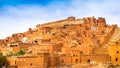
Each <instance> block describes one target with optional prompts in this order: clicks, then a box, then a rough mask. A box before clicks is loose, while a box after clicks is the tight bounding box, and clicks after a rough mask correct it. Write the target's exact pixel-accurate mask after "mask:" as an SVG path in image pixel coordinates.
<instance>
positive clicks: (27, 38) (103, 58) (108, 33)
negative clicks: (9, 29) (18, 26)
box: [0, 17, 120, 68]
mask: <svg viewBox="0 0 120 68" xmlns="http://www.w3.org/2000/svg"><path fill="white" fill-rule="evenodd" d="M119 34H120V28H118V26H117V25H108V24H106V20H105V18H102V17H98V18H97V19H96V18H94V17H85V18H82V19H76V18H75V17H68V18H67V19H64V20H59V21H55V22H49V23H45V24H38V25H36V27H35V28H29V29H28V31H26V32H23V33H16V34H13V35H12V36H11V37H7V38H5V39H1V40H0V51H1V52H2V53H3V54H4V55H10V56H16V52H18V51H19V50H20V51H21V49H22V50H25V52H26V53H25V55H23V56H21V57H19V56H17V58H16V59H14V58H8V61H9V63H10V66H16V65H17V66H18V68H24V66H27V67H25V68H30V67H31V66H33V67H38V68H47V67H51V68H53V67H61V66H62V65H68V66H71V64H77V63H80V64H89V63H94V64H96V63H100V65H101V63H102V64H106V63H108V62H111V60H112V63H113V64H118V62H117V61H118V58H116V57H115V55H116V54H118V53H119V50H118V49H117V48H116V46H115V48H116V49H115V48H114V50H113V49H112V48H113V47H114V46H113V47H112V46H109V45H108V43H110V42H116V41H118V40H119V38H120V35H119ZM114 45H115V44H114ZM117 45H118V44H117ZM116 50H118V51H117V53H116ZM8 51H9V52H8ZM114 51H115V53H111V52H114ZM9 53H10V54H9ZM13 53H15V54H13ZM114 54H115V55H114ZM31 57H32V58H31ZM41 57H43V58H41ZM111 57H112V58H111ZM13 59H14V60H13ZM38 59H39V60H41V61H39V60H38ZM115 59H116V61H115ZM18 60H20V61H18ZM21 61H22V62H23V63H21ZM13 62H15V64H11V63H13ZM34 63H36V64H34ZM40 63H41V64H40ZM98 65H99V64H98ZM21 66H23V67H21ZM40 66H42V67H40ZM45 66H47V67H45ZM78 68H79V67H78ZM83 68H84V67H83Z"/></svg>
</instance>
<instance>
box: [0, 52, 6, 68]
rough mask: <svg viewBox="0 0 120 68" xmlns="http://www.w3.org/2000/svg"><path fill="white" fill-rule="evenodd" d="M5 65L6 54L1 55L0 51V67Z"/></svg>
mask: <svg viewBox="0 0 120 68" xmlns="http://www.w3.org/2000/svg"><path fill="white" fill-rule="evenodd" d="M5 65H7V58H6V56H3V54H2V53H0V68H2V66H5Z"/></svg>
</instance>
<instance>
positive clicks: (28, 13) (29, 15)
mask: <svg viewBox="0 0 120 68" xmlns="http://www.w3.org/2000/svg"><path fill="white" fill-rule="evenodd" d="M119 6H120V2H119V0H0V38H5V37H6V36H10V35H11V34H13V33H19V32H25V31H27V30H28V28H30V27H31V28H34V27H35V25H37V24H43V23H46V22H49V21H55V20H60V19H64V18H67V17H68V16H75V17H76V18H83V17H90V16H94V17H96V18H97V17H105V18H106V21H107V24H118V26H120V19H119V18H120V7H119Z"/></svg>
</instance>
